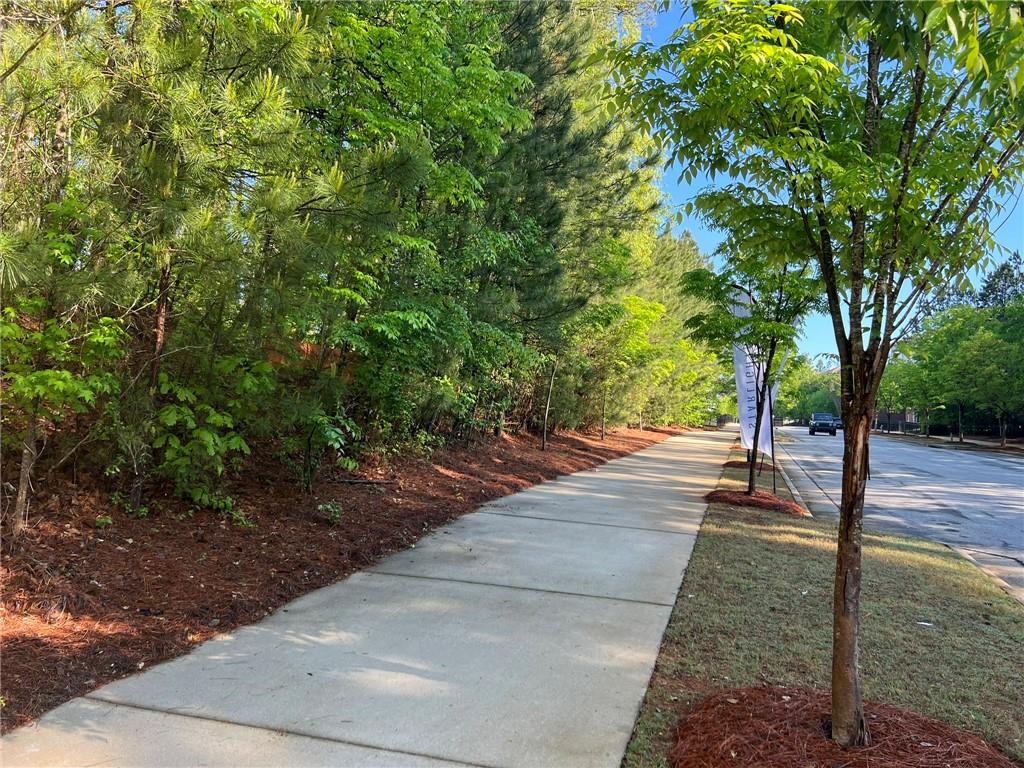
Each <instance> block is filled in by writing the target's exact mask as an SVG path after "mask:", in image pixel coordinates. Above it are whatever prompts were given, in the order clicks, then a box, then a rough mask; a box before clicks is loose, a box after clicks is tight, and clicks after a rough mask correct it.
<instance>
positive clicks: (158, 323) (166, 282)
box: [149, 263, 171, 391]
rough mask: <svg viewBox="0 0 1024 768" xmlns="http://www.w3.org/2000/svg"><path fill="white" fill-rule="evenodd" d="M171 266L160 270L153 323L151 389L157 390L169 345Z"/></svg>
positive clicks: (150, 367)
mask: <svg viewBox="0 0 1024 768" xmlns="http://www.w3.org/2000/svg"><path fill="white" fill-rule="evenodd" d="M170 293H171V265H170V263H168V264H167V265H166V266H164V267H161V268H160V282H159V284H158V286H157V295H156V318H155V319H154V323H153V361H152V363H150V366H149V387H150V389H151V390H154V391H155V390H156V386H157V383H158V381H159V379H160V367H161V364H162V362H163V356H164V346H165V345H166V343H167V313H168V309H169V307H170V298H171V297H170Z"/></svg>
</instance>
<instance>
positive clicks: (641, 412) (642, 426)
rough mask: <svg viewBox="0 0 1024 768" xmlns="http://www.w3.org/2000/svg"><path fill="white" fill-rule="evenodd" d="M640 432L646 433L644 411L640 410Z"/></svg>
mask: <svg viewBox="0 0 1024 768" xmlns="http://www.w3.org/2000/svg"><path fill="white" fill-rule="evenodd" d="M640 431H641V432H643V431H644V409H643V408H641V409H640Z"/></svg>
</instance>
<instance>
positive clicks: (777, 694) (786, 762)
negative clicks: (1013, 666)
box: [671, 686, 1016, 768]
mask: <svg viewBox="0 0 1024 768" xmlns="http://www.w3.org/2000/svg"><path fill="white" fill-rule="evenodd" d="M830 710H831V701H830V696H829V692H828V691H822V690H816V689H813V688H787V687H782V686H753V687H748V688H731V689H725V690H722V691H719V692H717V693H714V694H712V695H710V696H708V697H707V698H705V699H704V700H703V701H702V702H701V703H700V704H699V705H698V706H697V708H696V709H694V710H693V711H692V712H691V713H690V714H689V715H688V716H687V717H686V718H685V720H684V721H683V722H682V723H681V725H680V732H679V740H678V742H677V743H676V746H675V749H674V750H673V751H672V755H671V765H672V767H673V768H723V766H737V768H739V767H741V766H742V768H840V767H841V768H1014V766H1015V765H1016V764H1015V763H1014V762H1012V761H1011V760H1010V759H1009V758H1008V757H1006V756H1005V755H1003V754H1002V753H1000V752H998V751H997V750H996V749H995V748H994V747H992V746H990V745H989V744H988V743H986V742H985V741H984V740H982V739H981V738H979V737H978V736H974V735H972V734H969V733H966V732H964V731H961V730H958V729H956V728H954V727H953V726H950V725H946V724H945V723H941V722H939V721H938V720H933V719H931V718H929V717H925V716H924V715H919V714H917V713H915V712H910V711H908V710H906V709H901V708H899V707H894V706H891V705H888V704H872V703H868V704H866V707H865V715H866V718H867V721H868V730H869V732H870V734H871V745H870V746H867V747H854V748H852V749H843V748H841V747H839V746H837V745H836V744H835V743H834V742H833V741H832V740H831V739H829V738H828V737H827V728H828V717H829V712H830Z"/></svg>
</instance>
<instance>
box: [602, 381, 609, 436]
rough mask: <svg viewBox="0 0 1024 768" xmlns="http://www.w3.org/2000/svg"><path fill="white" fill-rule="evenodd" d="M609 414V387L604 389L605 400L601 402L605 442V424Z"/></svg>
mask: <svg viewBox="0 0 1024 768" xmlns="http://www.w3.org/2000/svg"><path fill="white" fill-rule="evenodd" d="M607 414H608V387H605V388H604V399H603V400H602V401H601V439H602V440H604V433H605V423H606V417H607Z"/></svg>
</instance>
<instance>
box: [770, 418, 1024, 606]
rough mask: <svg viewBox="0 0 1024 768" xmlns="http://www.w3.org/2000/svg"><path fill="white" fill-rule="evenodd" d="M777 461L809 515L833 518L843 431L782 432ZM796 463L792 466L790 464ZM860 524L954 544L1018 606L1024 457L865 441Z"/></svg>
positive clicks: (1023, 574) (1023, 565) (1022, 587)
mask: <svg viewBox="0 0 1024 768" xmlns="http://www.w3.org/2000/svg"><path fill="white" fill-rule="evenodd" d="M780 433H781V434H783V435H786V436H788V437H790V438H792V441H785V442H784V443H783V444H780V447H781V448H782V456H781V458H782V460H783V463H784V464H785V463H787V459H789V462H788V464H789V465H790V469H791V471H790V473H789V474H790V475H791V476H792V479H793V482H794V483H795V484H796V486H797V488H798V489H799V490H800V492H801V494H802V495H803V496H804V498H805V500H806V501H807V502H808V504H809V505H810V506H811V509H812V511H813V512H814V513H815V514H819V515H820V514H836V512H837V510H838V504H839V498H840V488H841V478H842V460H843V437H842V432H839V434H838V435H837V436H836V437H831V436H830V435H827V434H826V435H815V436H814V437H811V436H810V435H809V434H808V433H807V428H806V427H784V428H782V429H781V430H780ZM794 464H795V465H796V466H795V467H793V465H794ZM864 525H865V527H867V528H876V529H880V530H885V531H889V532H891V533H897V534H904V535H909V536H920V537H923V538H929V539H934V540H936V541H941V542H943V543H946V544H949V545H950V546H953V547H955V548H957V549H959V550H960V551H962V552H963V553H965V554H967V555H968V556H970V557H971V558H973V559H974V560H975V561H977V562H978V563H979V565H981V566H982V567H983V568H984V569H985V570H987V571H989V572H990V573H991V574H993V575H994V576H996V577H998V578H1001V579H1002V580H1003V581H1005V582H1006V583H1007V584H1009V586H1010V588H1011V591H1012V592H1013V593H1014V594H1015V595H1016V596H1017V598H1018V599H1020V600H1021V601H1022V602H1024V457H1021V458H1018V457H1016V456H1010V455H1006V454H1001V453H989V452H981V451H972V450H957V449H952V448H933V447H928V446H927V445H922V444H919V443H914V442H910V441H908V440H905V439H902V438H898V437H887V436H884V435H879V434H874V435H872V436H871V479H870V480H869V481H868V490H867V497H866V500H865V505H864Z"/></svg>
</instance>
